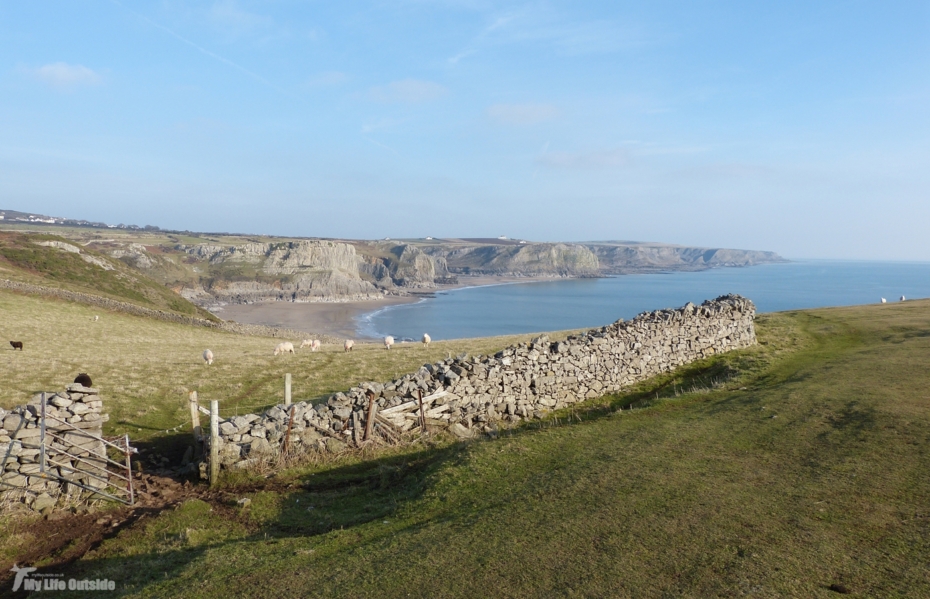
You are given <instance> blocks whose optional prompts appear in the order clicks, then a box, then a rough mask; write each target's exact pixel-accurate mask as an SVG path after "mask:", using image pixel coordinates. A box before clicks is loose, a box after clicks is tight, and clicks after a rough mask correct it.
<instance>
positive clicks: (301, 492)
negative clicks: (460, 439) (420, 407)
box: [39, 444, 464, 597]
mask: <svg viewBox="0 0 930 599" xmlns="http://www.w3.org/2000/svg"><path fill="white" fill-rule="evenodd" d="M463 449H464V446H463V445H462V444H457V445H449V446H445V447H442V448H427V449H424V450H422V451H417V452H414V453H409V454H405V455H395V456H386V457H382V458H377V459H373V460H369V461H365V462H361V463H356V464H347V465H341V466H336V467H333V468H331V469H329V470H324V471H318V472H314V473H311V474H305V475H302V476H299V477H297V478H295V479H289V480H282V481H275V480H274V479H271V480H262V481H253V482H251V483H242V484H236V485H235V486H230V487H221V488H220V489H219V490H218V491H217V492H211V493H209V494H208V495H210V496H206V495H205V496H204V498H203V499H200V500H197V499H194V500H188V501H187V502H185V504H183V505H182V506H180V507H178V508H176V510H175V513H173V514H170V515H168V516H167V517H168V518H169V519H170V520H169V521H168V522H163V523H162V526H164V527H166V528H161V527H159V526H157V525H158V522H159V521H158V520H150V522H149V524H148V527H149V528H148V529H145V528H142V527H141V526H137V527H136V528H135V530H127V532H128V534H130V535H133V534H134V535H141V538H138V537H137V538H136V539H135V540H130V541H125V542H129V543H131V544H132V548H133V549H138V548H139V547H146V548H147V551H145V552H136V551H130V552H127V553H126V554H124V555H121V556H116V557H107V556H102V557H99V558H94V559H87V560H84V561H77V562H74V563H71V564H69V565H66V566H62V565H60V564H59V565H58V566H52V567H48V568H44V569H43V568H40V570H39V571H40V573H41V572H42V571H43V570H46V571H47V573H54V574H61V573H63V574H64V577H65V578H77V579H82V578H105V577H109V579H110V580H115V581H116V584H117V588H116V590H115V591H114V592H112V593H108V594H107V596H108V597H110V596H112V597H120V596H123V595H126V594H131V593H136V592H140V591H142V590H144V589H145V588H146V587H148V586H149V585H152V584H156V583H159V582H164V581H165V580H169V579H172V578H175V577H178V576H180V575H181V574H182V573H183V572H185V571H186V569H187V568H188V566H189V565H190V563H191V562H192V561H195V560H197V559H198V558H200V557H201V556H203V555H204V554H205V553H206V552H208V551H211V550H215V549H218V548H222V547H226V546H232V545H240V544H249V543H265V544H274V543H278V542H282V541H285V540H287V539H293V538H296V537H304V538H307V537H314V536H319V535H325V534H327V533H330V532H332V531H335V530H345V529H351V528H352V527H355V526H359V525H363V524H366V523H368V522H371V521H375V520H379V519H385V518H388V517H392V516H393V515H394V514H395V513H396V512H397V510H398V509H399V508H400V507H402V506H403V505H404V504H406V503H408V502H410V501H414V500H416V499H418V498H419V497H420V496H422V494H423V492H424V491H425V490H426V489H427V488H428V487H429V479H430V476H431V474H432V473H434V472H435V471H436V470H437V468H439V467H440V466H442V465H443V464H444V463H446V462H448V461H449V460H455V459H457V456H458V455H459V454H460V453H461V452H462V450H463ZM241 498H250V499H251V504H250V505H249V506H247V507H242V506H240V505H239V504H238V503H237V500H238V499H241ZM185 510H186V511H187V512H189V514H185V513H183V512H184V511H185ZM179 511H181V512H182V513H181V515H178V512H179ZM145 515H146V516H155V515H157V514H154V513H148V512H146V513H145ZM215 518H219V519H220V522H219V523H217V522H216V520H215ZM140 519H141V517H137V518H135V519H134V520H133V522H132V523H138V521H139V520H140ZM207 519H212V522H207ZM198 522H199V523H200V525H201V526H206V529H207V530H209V531H210V534H211V536H212V535H213V533H215V532H217V531H216V529H217V528H218V525H219V526H225V527H226V531H225V532H224V531H219V532H218V533H217V534H216V536H218V537H220V538H222V537H226V538H223V539H222V540H219V541H216V542H205V543H195V542H193V541H192V540H191V539H192V538H193V536H192V532H191V531H192V530H193V531H194V533H193V534H196V532H199V531H200V530H202V529H198ZM153 525H156V526H155V527H154V528H152V526H153ZM121 528H124V529H126V528H128V527H127V526H123V527H121ZM115 536H116V533H115V532H114V533H111V534H110V535H108V537H109V538H110V539H112V537H115ZM113 542H114V543H119V541H118V540H114V541H113ZM99 545H100V543H97V546H99ZM114 572H118V573H119V575H118V576H117V575H115V574H114Z"/></svg>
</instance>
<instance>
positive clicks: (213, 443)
mask: <svg viewBox="0 0 930 599" xmlns="http://www.w3.org/2000/svg"><path fill="white" fill-rule="evenodd" d="M219 446H220V405H219V402H218V401H217V400H215V399H213V400H210V486H211V487H212V486H214V485H216V479H217V477H218V476H219V474H220V447H219Z"/></svg>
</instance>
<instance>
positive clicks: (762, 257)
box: [587, 244, 784, 274]
mask: <svg viewBox="0 0 930 599" xmlns="http://www.w3.org/2000/svg"><path fill="white" fill-rule="evenodd" d="M587 247H588V248H589V249H590V250H591V251H592V252H594V254H596V255H597V257H598V260H599V262H600V266H601V272H602V273H603V274H624V273H631V272H648V271H658V270H705V269H708V268H717V267H724V266H752V265H754V264H764V263H767V262H783V261H784V260H783V259H782V258H781V257H780V256H779V255H778V254H776V253H775V252H760V251H754V250H729V249H719V248H694V247H678V246H671V245H660V244H630V245H611V244H590V245H588V246H587Z"/></svg>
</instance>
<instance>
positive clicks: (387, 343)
mask: <svg viewBox="0 0 930 599" xmlns="http://www.w3.org/2000/svg"><path fill="white" fill-rule="evenodd" d="M392 345H394V338H393V337H391V336H390V335H388V336H387V337H385V338H384V349H391V346H392Z"/></svg>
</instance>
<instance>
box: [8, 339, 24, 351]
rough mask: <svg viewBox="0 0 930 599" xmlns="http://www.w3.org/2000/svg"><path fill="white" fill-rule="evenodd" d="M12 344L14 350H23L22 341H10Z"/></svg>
mask: <svg viewBox="0 0 930 599" xmlns="http://www.w3.org/2000/svg"><path fill="white" fill-rule="evenodd" d="M10 345H12V346H13V351H16V350H19V351H23V342H22V341H10Z"/></svg>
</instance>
